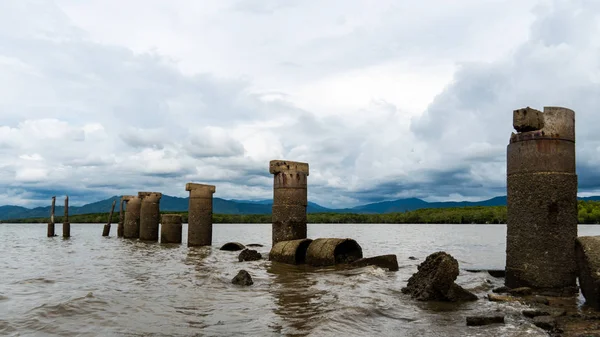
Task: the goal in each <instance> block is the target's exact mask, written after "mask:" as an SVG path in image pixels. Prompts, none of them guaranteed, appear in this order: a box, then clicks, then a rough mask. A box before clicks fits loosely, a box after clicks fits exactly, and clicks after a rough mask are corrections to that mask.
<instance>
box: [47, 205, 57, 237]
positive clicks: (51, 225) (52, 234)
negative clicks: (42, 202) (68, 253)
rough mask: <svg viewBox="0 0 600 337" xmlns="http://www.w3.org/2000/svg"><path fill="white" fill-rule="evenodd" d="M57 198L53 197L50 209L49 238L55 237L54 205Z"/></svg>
mask: <svg viewBox="0 0 600 337" xmlns="http://www.w3.org/2000/svg"><path fill="white" fill-rule="evenodd" d="M55 203H56V197H52V207H50V222H48V237H52V236H54V205H55Z"/></svg>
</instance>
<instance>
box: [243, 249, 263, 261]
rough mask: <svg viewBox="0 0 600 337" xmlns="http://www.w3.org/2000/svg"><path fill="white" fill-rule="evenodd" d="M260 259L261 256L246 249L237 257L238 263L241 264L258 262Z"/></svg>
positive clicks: (254, 251)
mask: <svg viewBox="0 0 600 337" xmlns="http://www.w3.org/2000/svg"><path fill="white" fill-rule="evenodd" d="M260 259H262V255H261V254H260V253H259V252H257V251H256V250H253V249H248V248H246V249H244V250H242V252H241V253H240V255H239V256H238V260H239V261H240V262H242V261H258V260H260Z"/></svg>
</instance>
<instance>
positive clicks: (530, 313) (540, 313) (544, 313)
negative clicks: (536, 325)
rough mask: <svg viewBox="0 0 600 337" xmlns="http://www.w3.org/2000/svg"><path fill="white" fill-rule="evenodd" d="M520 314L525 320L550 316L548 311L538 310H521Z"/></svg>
mask: <svg viewBox="0 0 600 337" xmlns="http://www.w3.org/2000/svg"><path fill="white" fill-rule="evenodd" d="M521 313H522V314H523V316H525V317H527V318H534V317H538V316H550V313H549V312H548V311H545V310H538V309H530V310H523V311H521Z"/></svg>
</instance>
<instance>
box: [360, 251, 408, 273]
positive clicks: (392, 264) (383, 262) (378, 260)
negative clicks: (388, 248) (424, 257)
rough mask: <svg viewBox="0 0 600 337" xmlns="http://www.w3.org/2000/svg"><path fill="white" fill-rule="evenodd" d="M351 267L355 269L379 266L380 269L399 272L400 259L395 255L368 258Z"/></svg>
mask: <svg viewBox="0 0 600 337" xmlns="http://www.w3.org/2000/svg"><path fill="white" fill-rule="evenodd" d="M350 265H351V266H354V267H365V266H377V267H380V268H384V269H388V270H389V271H397V270H398V269H399V268H398V259H397V258H396V255H394V254H389V255H379V256H374V257H366V258H363V259H359V260H356V261H354V262H352V263H351V264H350Z"/></svg>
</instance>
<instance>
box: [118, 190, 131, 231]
mask: <svg viewBox="0 0 600 337" xmlns="http://www.w3.org/2000/svg"><path fill="white" fill-rule="evenodd" d="M130 198H133V196H132V195H124V196H122V197H121V202H120V203H119V224H118V225H117V237H120V238H122V237H123V236H124V235H125V211H126V209H125V208H124V206H125V204H127V200H129V199H130Z"/></svg>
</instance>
